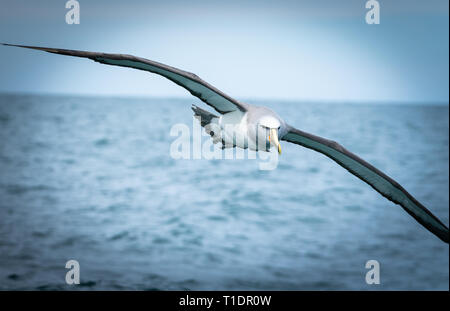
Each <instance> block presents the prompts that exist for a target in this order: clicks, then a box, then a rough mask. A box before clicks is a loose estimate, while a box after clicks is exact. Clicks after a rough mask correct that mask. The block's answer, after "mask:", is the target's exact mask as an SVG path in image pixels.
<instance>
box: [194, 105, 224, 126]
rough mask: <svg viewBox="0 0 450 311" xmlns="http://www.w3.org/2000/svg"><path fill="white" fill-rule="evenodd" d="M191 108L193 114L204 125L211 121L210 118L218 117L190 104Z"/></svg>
mask: <svg viewBox="0 0 450 311" xmlns="http://www.w3.org/2000/svg"><path fill="white" fill-rule="evenodd" d="M192 110H193V111H194V116H195V117H196V118H197V119H198V120H199V121H200V124H201V125H202V126H203V127H204V126H206V125H208V124H210V123H211V121H212V119H214V118H219V117H218V116H216V115H215V114H213V113H211V112H209V111H206V110H203V109H202V108H199V107H197V106H195V105H192Z"/></svg>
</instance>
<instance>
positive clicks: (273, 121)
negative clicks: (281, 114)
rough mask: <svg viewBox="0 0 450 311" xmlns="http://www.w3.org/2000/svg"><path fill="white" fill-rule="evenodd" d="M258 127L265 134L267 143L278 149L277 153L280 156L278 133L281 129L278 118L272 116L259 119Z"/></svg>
mask: <svg viewBox="0 0 450 311" xmlns="http://www.w3.org/2000/svg"><path fill="white" fill-rule="evenodd" d="M258 125H259V126H260V127H261V128H262V131H264V132H265V134H266V135H265V137H266V139H267V143H268V144H269V146H270V145H272V146H274V147H276V148H277V149H278V153H279V154H281V144H280V142H279V141H278V135H279V134H278V132H279V130H280V128H281V122H280V120H279V119H278V118H276V117H275V116H272V115H264V116H262V117H261V118H260V119H259V122H258Z"/></svg>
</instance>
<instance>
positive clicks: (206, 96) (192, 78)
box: [4, 44, 247, 114]
mask: <svg viewBox="0 0 450 311" xmlns="http://www.w3.org/2000/svg"><path fill="white" fill-rule="evenodd" d="M4 45H8V46H16V47H22V48H29V49H34V50H40V51H45V52H49V53H54V54H61V55H68V56H76V57H83V58H89V59H92V60H94V61H96V62H99V63H102V64H108V65H115V66H122V67H130V68H135V69H139V70H145V71H149V72H152V73H156V74H159V75H161V76H163V77H165V78H167V79H169V80H171V81H172V82H174V83H176V84H178V85H180V86H181V87H183V88H185V89H186V90H188V91H189V92H190V93H191V94H192V95H194V96H196V97H198V98H199V99H200V100H202V101H203V102H205V103H206V104H208V105H210V106H211V107H213V108H214V109H215V110H216V111H218V112H219V113H222V114H223V113H226V112H231V111H235V110H240V111H242V112H245V111H246V110H247V105H246V104H245V103H241V102H239V101H237V100H235V99H233V98H231V97H229V96H228V95H226V94H225V93H223V92H221V91H220V90H218V89H216V88H215V87H214V86H212V85H210V84H208V83H207V82H205V81H203V80H202V79H200V78H199V77H198V76H197V75H195V74H193V73H191V72H187V71H183V70H180V69H177V68H174V67H171V66H168V65H165V64H161V63H158V62H155V61H151V60H148V59H145V58H140V57H136V56H133V55H126V54H109V53H97V52H87V51H76V50H66V49H54V48H45V47H36V46H25V45H13V44H4Z"/></svg>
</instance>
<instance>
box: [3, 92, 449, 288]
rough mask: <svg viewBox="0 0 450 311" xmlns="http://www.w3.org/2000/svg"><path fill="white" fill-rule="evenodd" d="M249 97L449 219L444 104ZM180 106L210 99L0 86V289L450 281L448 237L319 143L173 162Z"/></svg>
mask: <svg viewBox="0 0 450 311" xmlns="http://www.w3.org/2000/svg"><path fill="white" fill-rule="evenodd" d="M249 102H250V103H252V104H260V105H267V106H269V107H270V108H272V109H274V110H275V111H277V113H278V114H279V115H280V116H281V117H283V118H284V119H285V120H286V122H287V123H289V124H291V125H293V126H295V127H297V128H299V129H301V130H304V131H307V132H310V133H313V134H316V135H320V136H323V137H326V138H329V139H333V140H336V141H337V142H339V143H340V144H342V145H343V146H344V147H346V148H347V149H349V150H350V151H352V152H354V153H356V154H357V155H359V156H360V157H362V158H363V159H365V160H366V161H368V162H369V163H371V164H373V165H374V166H376V167H377V168H379V169H380V170H382V171H383V172H385V173H386V174H387V175H389V176H391V177H392V178H394V179H395V180H397V181H398V182H399V183H400V184H401V185H402V186H403V187H404V188H405V189H406V190H408V191H409V192H410V193H411V194H412V195H413V196H414V197H415V198H417V199H418V200H419V201H420V202H421V203H423V204H424V205H425V206H426V207H427V208H428V209H430V210H431V211H432V212H433V213H434V214H435V215H436V216H438V217H439V218H440V219H441V220H442V221H443V222H444V223H445V224H447V226H448V223H449V191H448V189H449V106H448V105H432V104H424V105H421V104H399V103H391V104H390V103H383V104H376V103H314V102H286V101H280V102H277V101H256V100H255V101H249ZM191 104H196V105H199V106H200V107H202V108H205V107H206V109H208V108H209V107H207V106H205V105H204V104H203V103H201V102H199V101H198V100H197V99H195V98H193V99H170V98H117V97H110V98H109V97H88V96H50V95H14V94H3V95H0V139H1V145H0V290H449V246H448V244H445V243H443V242H442V241H440V240H439V239H438V238H437V237H435V236H434V235H433V234H431V233H429V232H428V231H427V230H426V229H424V228H423V227H422V226H421V225H419V224H418V223H417V222H416V221H415V220H414V219H413V218H412V217H411V216H409V215H408V214H407V213H406V212H405V211H404V210H403V209H402V208H401V207H400V206H398V205H395V204H394V203H392V202H390V201H388V200H386V199H385V198H384V197H382V196H381V195H380V194H378V193H377V192H375V191H374V190H373V189H372V188H371V187H370V186H368V185H367V184H365V183H363V182H362V181H361V180H359V179H358V178H356V177H355V176H353V175H351V174H349V173H348V172H347V171H346V170H345V169H343V168H342V167H340V166H339V165H337V164H336V163H335V162H333V161H332V160H330V159H328V158H327V157H325V156H323V155H322V154H319V153H316V152H314V151H312V150H309V149H305V148H302V147H300V146H297V145H293V144H289V143H287V142H282V147H283V153H282V155H281V156H280V157H279V159H278V166H277V168H276V169H274V170H260V169H259V167H258V164H259V160H258V159H232V160H230V159H223V160H221V159H213V160H208V159H205V158H201V159H174V158H173V157H172V156H171V153H170V148H171V144H172V143H173V142H174V140H175V139H176V137H174V136H171V134H170V133H171V128H172V127H173V126H174V125H176V124H185V125H186V126H187V127H188V128H190V129H191V128H192V127H193V119H192V115H193V113H192V111H191V109H190V105H191ZM209 110H210V111H212V110H211V109H209ZM203 140H204V141H206V140H207V137H203ZM69 260H76V261H77V262H78V263H79V265H80V284H79V285H68V284H66V281H65V277H66V273H67V272H68V271H69V269H67V268H66V267H65V265H66V262H67V261H69ZM369 260H376V261H377V262H378V263H379V268H380V270H379V272H380V274H379V275H380V284H367V283H366V274H367V273H368V271H369V269H367V268H366V266H365V265H366V263H367V262H368V261H369Z"/></svg>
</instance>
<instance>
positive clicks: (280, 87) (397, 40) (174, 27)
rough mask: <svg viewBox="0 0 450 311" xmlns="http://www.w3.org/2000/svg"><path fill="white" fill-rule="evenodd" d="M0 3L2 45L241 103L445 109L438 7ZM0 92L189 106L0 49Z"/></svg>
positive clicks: (143, 86) (135, 85)
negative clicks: (146, 65)
mask: <svg viewBox="0 0 450 311" xmlns="http://www.w3.org/2000/svg"><path fill="white" fill-rule="evenodd" d="M65 2H66V1H64V0H60V1H49V0H41V1H24V0H0V42H9V43H17V44H27V45H41V46H51V47H61V48H69V49H81V50H92V51H102V52H120V53H127V54H134V55H137V56H141V57H145V58H149V59H152V60H156V61H159V62H163V63H166V64H169V65H172V66H175V67H178V68H181V69H184V70H188V71H192V72H194V73H196V74H197V75H199V76H200V77H202V78H203V79H204V80H206V81H208V82H209V83H211V84H213V85H214V86H216V87H217V88H219V89H221V90H222V91H224V92H226V93H228V94H229V95H230V96H233V97H236V98H239V99H283V100H325V101H415V102H443V101H445V102H448V97H449V91H448V83H449V58H448V57H449V41H448V35H449V33H448V32H449V30H448V23H449V15H448V4H449V3H448V1H447V0H434V1H414V0H395V1H394V0H389V1H383V0H380V1H379V2H380V6H381V12H380V13H381V24H380V25H367V24H366V23H365V18H364V17H365V14H366V11H367V10H366V9H365V2H366V1H364V0H347V1H331V0H311V1H261V0H260V1H212V0H208V1H132V2H131V1H130V2H127V1H112V0H108V1H107V0H97V1H86V0H79V2H80V5H81V24H80V25H67V24H66V23H65V13H66V11H67V9H66V8H65ZM0 56H1V58H0V68H1V75H0V92H44V93H70V94H99V95H136V96H170V97H189V96H190V94H189V93H187V92H186V91H185V90H183V89H181V88H180V87H179V86H177V85H174V84H172V83H171V82H170V81H168V80H165V79H163V78H161V77H159V76H155V75H151V74H148V73H145V72H140V71H136V70H132V69H125V68H119V67H111V66H105V65H100V64H96V63H94V62H92V61H89V60H84V59H77V58H70V57H63V56H58V55H51V54H45V53H42V52H36V51H29V50H19V49H16V48H10V47H3V46H2V47H0Z"/></svg>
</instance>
